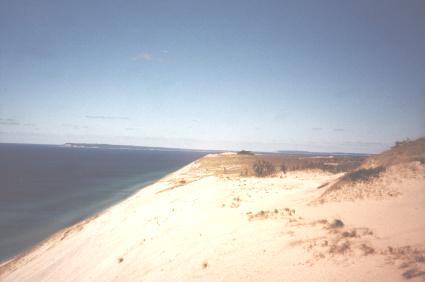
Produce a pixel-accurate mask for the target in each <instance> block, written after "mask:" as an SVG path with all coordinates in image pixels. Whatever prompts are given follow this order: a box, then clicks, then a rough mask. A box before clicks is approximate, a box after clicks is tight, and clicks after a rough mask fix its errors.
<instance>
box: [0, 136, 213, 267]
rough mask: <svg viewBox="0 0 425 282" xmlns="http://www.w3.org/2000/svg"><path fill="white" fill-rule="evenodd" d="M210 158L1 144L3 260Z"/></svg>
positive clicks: (0, 237)
mask: <svg viewBox="0 0 425 282" xmlns="http://www.w3.org/2000/svg"><path fill="white" fill-rule="evenodd" d="M205 154H207V152H194V151H169V150H111V149H88V148H66V147H62V146H54V145H22V144H0V261H2V260H5V259H8V258H10V257H13V256H15V255H17V254H19V253H20V252H22V251H23V250H25V249H27V248H29V247H31V246H33V245H34V244H36V243H38V242H40V241H41V240H43V239H45V238H46V237H48V236H49V235H51V234H52V233H54V232H56V231H58V230H59V229H61V228H64V227H66V226H69V225H71V224H74V223H76V222H78V221H81V220H83V219H84V218H87V217H89V216H91V215H93V214H95V213H97V212H99V211H101V210H103V209H105V208H107V207H109V206H111V205H113V204H114V203H117V202H119V201H121V200H123V199H125V198H127V197H128V196H130V195H132V194H134V193H135V192H137V191H138V190H140V189H141V188H142V187H144V186H146V185H148V184H150V183H152V182H154V181H156V180H158V179H159V178H161V177H163V176H164V175H166V174H168V173H170V172H172V171H174V170H176V169H178V168H180V167H182V166H184V165H186V164H188V163H190V162H192V161H194V160H196V159H198V158H200V157H202V156H204V155H205Z"/></svg>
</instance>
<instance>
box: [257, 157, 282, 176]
mask: <svg viewBox="0 0 425 282" xmlns="http://www.w3.org/2000/svg"><path fill="white" fill-rule="evenodd" d="M252 168H253V170H254V172H255V175H256V176H257V177H265V176H269V175H272V174H273V173H274V172H275V171H276V169H275V167H274V165H273V164H272V163H271V162H268V161H265V160H257V161H255V163H254V164H253V165H252Z"/></svg>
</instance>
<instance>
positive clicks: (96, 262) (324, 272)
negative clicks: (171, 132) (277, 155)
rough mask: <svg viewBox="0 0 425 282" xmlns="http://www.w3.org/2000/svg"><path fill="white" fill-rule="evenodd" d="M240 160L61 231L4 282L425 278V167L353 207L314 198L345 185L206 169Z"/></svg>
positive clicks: (200, 164)
mask: <svg viewBox="0 0 425 282" xmlns="http://www.w3.org/2000/svg"><path fill="white" fill-rule="evenodd" d="M232 157H234V156H233V155H231V154H223V155H209V156H206V157H204V158H203V159H201V160H198V161H196V162H194V163H192V164H190V165H188V166H187V167H184V168H183V169H181V170H179V171H177V172H175V173H173V174H171V175H169V176H167V177H165V178H164V179H162V180H160V181H159V182H157V183H155V184H153V185H151V186H149V187H146V188H145V189H143V190H141V191H140V192H138V193H137V194H135V195H134V196H132V197H130V198H129V199H127V200H125V201H123V202H121V203H119V204H117V205H115V206H113V207H111V208H110V209H108V210H106V211H104V212H103V213H101V214H99V215H98V216H95V217H92V218H90V219H88V220H86V221H84V222H81V223H79V224H77V225H75V226H72V227H70V228H67V229H65V230H62V231H60V232H58V233H57V234H55V235H54V236H52V237H51V238H49V239H47V240H46V241H45V242H43V243H42V244H40V245H38V246H36V247H34V248H33V249H32V250H30V251H28V252H26V253H25V254H23V255H21V256H20V257H18V258H16V259H14V260H12V261H9V262H7V263H4V264H3V265H2V266H1V267H0V280H1V281H182V280H183V281H241V280H242V281H402V280H406V279H408V280H409V281H415V280H418V281H423V280H424V279H425V221H424V220H423V219H424V218H425V177H422V173H423V172H424V170H425V169H424V166H423V165H421V164H419V163H418V162H416V163H408V165H404V166H403V167H402V168H397V167H393V168H392V170H388V171H386V172H385V175H383V176H382V177H381V178H380V179H379V180H376V181H374V182H371V183H362V184H361V185H363V186H362V187H361V188H358V187H355V189H354V190H356V189H360V190H361V191H363V190H365V191H368V187H369V188H373V189H372V190H373V191H375V190H377V191H378V190H382V191H384V190H385V189H386V188H388V187H389V188H388V189H389V190H385V193H383V194H382V195H383V196H382V197H378V196H376V195H378V194H379V193H378V194H375V192H371V193H370V194H367V193H366V192H365V193H364V194H362V195H363V196H362V197H351V196H350V195H348V196H347V194H346V193H348V194H349V193H356V192H353V191H354V190H350V189H341V190H338V191H337V192H335V193H336V194H332V193H331V196H332V197H331V196H330V197H329V199H327V201H318V199H321V197H323V193H324V189H327V187H326V186H325V187H324V188H322V189H317V187H320V186H323V185H324V184H326V183H336V182H337V181H338V179H339V177H341V176H342V174H331V173H324V172H321V171H295V172H289V173H287V174H286V175H276V176H274V177H267V178H257V177H242V176H240V175H237V174H235V173H233V174H226V173H224V172H226V171H227V172H228V171H231V168H228V169H227V170H226V168H225V167H224V168H222V167H220V168H217V169H215V170H214V169H211V168H210V166H208V164H209V163H210V162H212V163H214V165H215V166H216V164H217V163H223V164H226V158H232ZM413 167H414V169H413ZM222 171H223V173H220V172H222ZM423 175H425V174H423ZM359 185H360V184H359ZM368 185H369V186H368ZM328 186H329V185H328ZM362 189H363V190H362ZM382 191H381V192H382ZM388 191H391V192H388ZM388 193H391V196H389V195H388ZM369 196H370V197H369Z"/></svg>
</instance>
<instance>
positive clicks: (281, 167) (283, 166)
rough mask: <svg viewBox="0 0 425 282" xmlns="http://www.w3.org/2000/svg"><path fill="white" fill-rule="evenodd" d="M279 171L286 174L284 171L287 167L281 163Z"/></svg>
mask: <svg viewBox="0 0 425 282" xmlns="http://www.w3.org/2000/svg"><path fill="white" fill-rule="evenodd" d="M280 171H281V172H283V173H284V174H286V172H287V171H288V168H287V167H286V165H285V163H282V164H281V165H280Z"/></svg>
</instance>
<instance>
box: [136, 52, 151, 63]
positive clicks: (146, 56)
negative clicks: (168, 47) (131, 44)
mask: <svg viewBox="0 0 425 282" xmlns="http://www.w3.org/2000/svg"><path fill="white" fill-rule="evenodd" d="M133 60H135V61H152V60H154V55H153V54H152V53H149V52H143V53H141V54H138V55H136V56H134V57H133Z"/></svg>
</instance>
